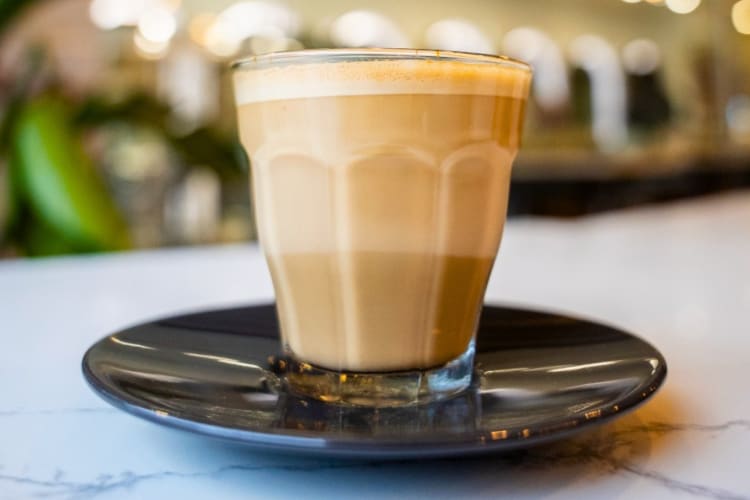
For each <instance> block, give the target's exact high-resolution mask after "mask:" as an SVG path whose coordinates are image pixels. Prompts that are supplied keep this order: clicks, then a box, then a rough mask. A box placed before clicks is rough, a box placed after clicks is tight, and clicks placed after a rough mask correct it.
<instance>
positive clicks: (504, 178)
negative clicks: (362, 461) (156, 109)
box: [233, 49, 531, 405]
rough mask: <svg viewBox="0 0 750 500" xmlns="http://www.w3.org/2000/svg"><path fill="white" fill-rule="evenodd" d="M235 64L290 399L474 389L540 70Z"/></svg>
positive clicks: (310, 59) (393, 54) (409, 60)
mask: <svg viewBox="0 0 750 500" xmlns="http://www.w3.org/2000/svg"><path fill="white" fill-rule="evenodd" d="M233 70H234V75H233V76H234V86H235V95H236V101H237V108H238V116H239V129H240V136H241V140H242V144H243V146H244V147H245V149H246V151H247V153H248V155H249V157H250V159H251V164H252V190H253V199H254V202H255V205H256V214H257V223H258V230H259V234H260V241H261V245H262V247H263V249H264V252H265V256H266V259H267V262H268V265H269V268H270V271H271V276H272V278H273V284H274V289H275V292H276V305H277V312H278V317H279V321H280V325H281V335H282V342H283V345H284V349H285V354H286V356H287V357H286V358H284V359H282V360H280V361H279V362H278V363H277V365H278V366H280V367H283V368H284V373H285V380H286V382H287V384H288V385H289V387H290V389H291V390H293V391H295V392H298V393H301V394H303V395H307V396H311V397H314V398H317V399H321V400H324V401H331V402H339V403H349V404H361V405H402V404H413V403H421V402H428V401H433V400H435V399H440V398H444V397H448V396H451V395H454V394H456V393H458V392H460V391H462V390H463V389H465V388H466V387H468V386H469V384H470V383H471V377H472V368H473V359H474V336H475V334H476V329H477V322H478V318H479V313H480V310H481V306H482V300H483V296H484V291H485V287H486V284H487V280H488V278H489V274H490V271H491V269H492V265H493V263H494V260H495V256H496V254H497V250H498V247H499V244H500V238H501V235H502V230H503V225H504V222H505V214H506V208H507V203H508V188H509V182H510V171H511V163H512V161H513V159H514V157H515V155H516V152H517V150H518V147H519V140H520V136H521V128H522V122H523V115H524V107H525V103H526V98H527V96H528V91H529V84H530V80H531V71H530V69H529V67H528V66H527V65H526V64H524V63H521V62H518V61H514V60H511V59H508V58H505V57H495V56H487V55H477V54H466V53H457V52H444V51H439V52H438V51H431V50H406V49H387V50H386V49H352V50H349V49H341V50H305V51H297V52H286V53H276V54H268V55H264V56H259V57H254V58H251V59H247V60H243V61H239V62H237V63H235V64H234V66H233Z"/></svg>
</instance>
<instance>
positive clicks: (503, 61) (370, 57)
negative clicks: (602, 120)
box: [230, 48, 532, 74]
mask: <svg viewBox="0 0 750 500" xmlns="http://www.w3.org/2000/svg"><path fill="white" fill-rule="evenodd" d="M409 60H414V61H445V62H462V63H467V64H487V65H498V66H504V67H507V68H509V69H515V70H519V71H523V72H525V73H528V74H531V73H532V68H531V66H530V65H529V64H528V63H525V62H523V61H520V60H518V59H513V58H512V57H508V56H504V55H492V54H478V53H473V52H459V51H453V50H433V49H380V48H347V49H302V50H290V51H280V52H269V53H267V54H261V55H257V56H250V57H243V58H240V59H237V60H235V61H232V63H231V64H230V68H231V70H232V71H254V70H259V69H267V68H271V67H276V66H290V65H293V64H315V63H335V62H356V61H409Z"/></svg>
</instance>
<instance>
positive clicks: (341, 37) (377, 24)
mask: <svg viewBox="0 0 750 500" xmlns="http://www.w3.org/2000/svg"><path fill="white" fill-rule="evenodd" d="M329 36H330V38H331V41H332V42H333V44H334V45H336V46H339V47H383V48H395V47H409V46H410V45H411V44H410V43H409V39H408V38H407V37H406V35H404V33H403V32H402V31H401V29H400V28H399V27H398V25H396V23H395V22H394V21H393V20H392V19H390V18H388V17H386V16H384V15H383V14H381V13H379V12H374V11H370V10H353V11H350V12H347V13H345V14H343V15H341V16H339V17H338V18H336V20H334V22H333V24H332V25H331V29H330V35H329Z"/></svg>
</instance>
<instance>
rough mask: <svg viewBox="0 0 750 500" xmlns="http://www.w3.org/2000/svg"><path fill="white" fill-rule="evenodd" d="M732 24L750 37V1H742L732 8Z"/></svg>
mask: <svg viewBox="0 0 750 500" xmlns="http://www.w3.org/2000/svg"><path fill="white" fill-rule="evenodd" d="M732 24H733V25H734V29H736V30H737V31H738V32H739V33H742V34H743V35H750V0H740V1H739V2H737V3H735V4H734V5H733V6H732Z"/></svg>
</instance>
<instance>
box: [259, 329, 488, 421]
mask: <svg viewBox="0 0 750 500" xmlns="http://www.w3.org/2000/svg"><path fill="white" fill-rule="evenodd" d="M271 365H272V367H273V369H274V371H275V372H276V373H277V374H279V375H280V376H281V377H282V380H283V381H284V383H285V385H286V387H287V389H288V390H289V391H290V392H292V393H296V394H298V395H301V396H305V397H310V398H314V399H317V400H320V401H324V402H326V403H335V404H342V405H349V406H370V407H373V406H375V407H392V406H408V405H417V404H426V403H432V402H434V401H439V400H443V399H447V398H450V397H452V396H455V395H457V394H459V393H461V392H462V391H464V390H465V389H466V388H468V387H469V386H470V385H471V380H472V374H473V370H474V342H473V341H472V342H471V344H470V346H469V348H468V349H467V350H466V351H465V352H464V353H463V354H462V355H461V356H459V357H457V358H455V359H453V360H451V361H449V362H448V363H446V364H444V365H442V366H437V367H434V368H428V369H425V370H412V371H395V372H383V373H374V372H346V371H333V370H328V369H326V368H320V367H317V366H313V365H311V364H309V363H305V362H303V361H299V360H297V359H295V358H294V357H291V356H288V357H281V358H274V359H272V360H271Z"/></svg>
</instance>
